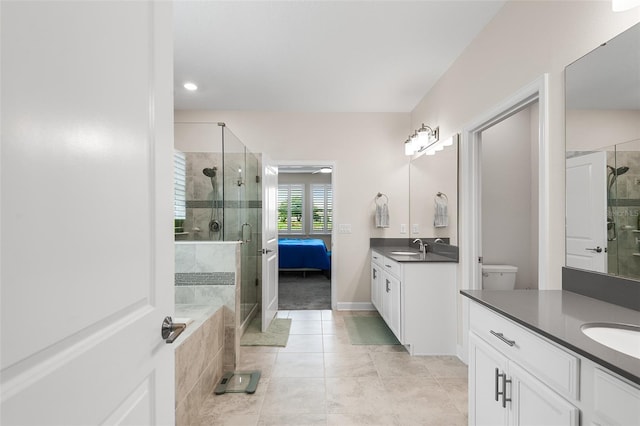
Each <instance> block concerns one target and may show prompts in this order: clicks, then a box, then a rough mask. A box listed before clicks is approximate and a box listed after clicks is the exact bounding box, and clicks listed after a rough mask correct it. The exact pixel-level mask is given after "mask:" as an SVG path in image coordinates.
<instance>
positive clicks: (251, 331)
mask: <svg viewBox="0 0 640 426" xmlns="http://www.w3.org/2000/svg"><path fill="white" fill-rule="evenodd" d="M261 328H262V320H261V319H260V318H259V317H256V318H254V319H253V320H252V321H251V322H250V323H249V326H248V327H247V329H246V330H245V332H244V334H243V335H242V337H241V338H240V346H282V347H285V346H287V341H288V340H289V329H291V319H289V318H275V319H274V320H273V321H271V324H270V325H269V328H268V329H267V331H265V332H264V333H263V332H261V331H260V330H261Z"/></svg>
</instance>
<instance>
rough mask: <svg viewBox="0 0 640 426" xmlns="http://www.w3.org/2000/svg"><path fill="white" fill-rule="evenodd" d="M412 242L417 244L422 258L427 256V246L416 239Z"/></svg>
mask: <svg viewBox="0 0 640 426" xmlns="http://www.w3.org/2000/svg"><path fill="white" fill-rule="evenodd" d="M413 242H414V243H418V250H420V253H422V255H423V256H424V255H425V254H427V246H428V244H425V243H423V242H422V240H421V239H420V238H416V239H415V240H413Z"/></svg>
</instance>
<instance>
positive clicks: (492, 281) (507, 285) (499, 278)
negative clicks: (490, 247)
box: [482, 265, 518, 290]
mask: <svg viewBox="0 0 640 426" xmlns="http://www.w3.org/2000/svg"><path fill="white" fill-rule="evenodd" d="M517 272H518V267H517V266H513V265H482V288H483V289H485V290H513V289H514V288H515V285H516V273H517Z"/></svg>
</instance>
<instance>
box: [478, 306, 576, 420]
mask: <svg viewBox="0 0 640 426" xmlns="http://www.w3.org/2000/svg"><path fill="white" fill-rule="evenodd" d="M469 321H470V329H471V332H470V336H469V348H470V352H469V424H471V425H549V426H551V425H558V426H560V425H563V426H577V425H578V424H579V418H580V416H579V414H580V410H579V409H578V408H577V407H576V406H574V405H573V404H571V403H570V402H569V400H567V398H568V399H575V398H576V397H577V394H578V375H579V368H580V364H579V362H578V359H577V358H576V357H575V356H573V355H572V354H570V353H568V352H565V351H563V350H562V349H560V348H558V347H556V346H554V345H551V344H549V343H548V342H546V341H544V340H542V339H541V338H539V337H537V336H535V335H534V334H533V333H531V332H529V331H527V330H525V329H523V328H522V327H520V326H518V325H517V324H515V323H513V322H512V321H509V320H507V319H506V318H503V317H501V316H499V315H497V314H495V313H493V312H491V311H489V310H488V309H486V308H484V307H482V306H481V305H478V304H476V303H472V304H471V306H470V310H469Z"/></svg>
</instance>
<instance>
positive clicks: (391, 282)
mask: <svg viewBox="0 0 640 426" xmlns="http://www.w3.org/2000/svg"><path fill="white" fill-rule="evenodd" d="M385 291H386V294H387V297H386V298H385V302H384V305H385V308H386V305H387V302H388V304H389V308H388V309H387V312H388V318H387V325H389V328H390V329H391V331H393V334H395V335H396V337H397V338H398V340H399V341H400V342H402V327H401V325H402V320H401V315H400V312H401V306H400V304H401V299H400V292H401V291H402V289H401V285H400V280H399V279H397V278H395V277H392V276H391V275H388V274H387V275H386V277H385Z"/></svg>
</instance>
